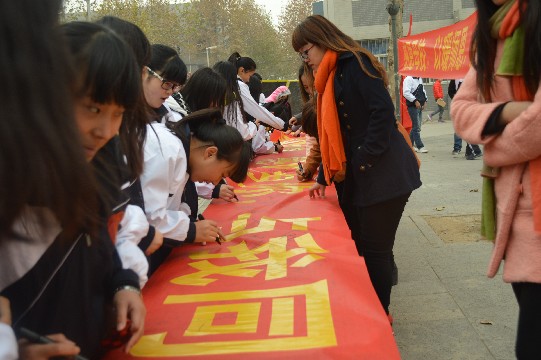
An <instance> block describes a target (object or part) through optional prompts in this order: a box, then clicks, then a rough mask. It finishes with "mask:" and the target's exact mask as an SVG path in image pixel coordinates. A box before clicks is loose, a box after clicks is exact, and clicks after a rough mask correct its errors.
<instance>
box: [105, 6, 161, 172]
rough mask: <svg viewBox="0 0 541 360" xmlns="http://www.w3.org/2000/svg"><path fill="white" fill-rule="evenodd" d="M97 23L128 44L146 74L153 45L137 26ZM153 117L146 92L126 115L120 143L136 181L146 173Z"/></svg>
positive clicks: (113, 20)
mask: <svg viewBox="0 0 541 360" xmlns="http://www.w3.org/2000/svg"><path fill="white" fill-rule="evenodd" d="M96 23H98V24H101V25H103V26H105V27H107V28H109V29H111V30H113V31H114V32H115V33H116V34H118V36H120V37H121V38H122V39H123V40H124V41H125V42H126V43H127V44H128V46H129V47H130V48H131V49H132V51H133V54H134V55H135V60H136V61H137V65H138V66H139V69H141V70H142V69H143V67H144V66H147V65H148V64H150V60H151V57H150V54H151V52H150V42H149V41H148V39H147V37H146V36H145V34H144V33H143V31H142V30H141V29H140V28H139V27H138V26H137V25H135V24H133V23H131V22H129V21H126V20H123V19H120V18H117V17H115V16H104V17H102V18H101V19H99V20H98V21H96ZM140 78H141V77H140ZM152 115H153V114H152V112H151V109H150V106H149V105H148V103H147V102H146V100H145V95H144V92H143V91H141V93H140V98H139V100H138V101H137V106H136V108H135V109H133V111H130V112H128V113H125V114H124V120H123V121H122V125H121V127H120V143H121V146H122V150H123V153H124V154H125V155H126V157H127V160H128V166H129V168H130V170H131V173H132V174H131V175H132V176H134V177H137V176H138V175H140V174H141V172H142V171H143V145H144V142H145V138H146V132H147V128H146V126H145V125H146V124H147V123H148V122H149V120H150V119H151V118H152ZM129 117H132V118H131V119H130V118H129ZM128 123H136V126H135V131H132V133H130V132H129V129H128V126H127V124H128ZM132 130H133V129H132Z"/></svg>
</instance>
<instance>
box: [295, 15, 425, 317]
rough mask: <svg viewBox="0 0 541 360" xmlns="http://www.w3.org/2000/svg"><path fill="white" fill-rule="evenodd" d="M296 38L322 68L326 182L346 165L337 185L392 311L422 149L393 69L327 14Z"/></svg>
mask: <svg viewBox="0 0 541 360" xmlns="http://www.w3.org/2000/svg"><path fill="white" fill-rule="evenodd" d="M292 45H293V48H294V49H295V51H298V52H299V55H300V57H301V59H302V60H303V61H304V62H306V63H307V64H308V66H310V67H311V68H312V70H313V71H314V73H315V87H316V90H317V92H318V99H317V117H318V132H319V139H320V148H321V155H322V161H323V171H324V174H325V179H326V182H327V183H330V181H331V180H332V178H333V176H334V175H335V174H337V173H339V172H340V171H342V170H345V171H346V177H345V180H344V181H343V183H342V184H341V185H340V186H339V187H337V190H338V196H339V201H340V205H341V208H342V211H343V212H344V216H345V218H346V220H347V221H348V224H350V227H351V230H352V237H353V239H354V240H355V245H356V247H357V251H358V253H359V255H361V256H363V257H364V259H365V262H366V266H367V268H368V273H369V275H370V279H371V281H372V284H373V286H374V289H375V290H376V293H377V295H378V297H379V300H380V302H381V304H382V306H383V308H384V310H385V312H386V313H387V314H389V303H390V296H391V287H392V269H393V245H394V240H395V235H396V230H397V228H398V224H399V222H400V218H401V217H402V212H403V211H404V207H405V205H406V203H407V201H408V198H409V196H410V195H411V192H412V191H413V190H415V189H417V188H418V187H420V186H421V181H420V174H419V167H418V164H417V161H416V158H415V155H414V154H413V151H412V149H411V147H410V146H409V145H408V144H407V142H406V140H405V139H404V137H403V136H402V135H401V133H400V132H399V131H398V129H397V127H396V120H395V117H394V107H393V103H392V100H391V97H390V95H389V92H388V90H387V85H388V83H387V76H386V72H385V69H384V68H383V66H382V65H381V64H380V63H379V62H378V60H377V59H376V58H375V57H374V55H372V54H371V53H370V52H369V51H367V50H366V49H364V48H362V47H360V46H359V44H358V43H357V42H356V41H354V40H353V39H351V38H350V37H349V36H347V35H346V34H344V33H343V32H342V31H340V30H339V29H338V28H337V27H336V26H335V25H334V24H332V23H331V22H330V21H329V20H327V19H326V18H324V17H322V16H319V15H315V16H309V17H308V18H306V19H305V20H304V21H303V22H302V23H301V24H299V25H298V26H297V28H296V29H295V31H294V32H293V37H292ZM389 319H390V320H391V322H392V318H391V317H390V316H389Z"/></svg>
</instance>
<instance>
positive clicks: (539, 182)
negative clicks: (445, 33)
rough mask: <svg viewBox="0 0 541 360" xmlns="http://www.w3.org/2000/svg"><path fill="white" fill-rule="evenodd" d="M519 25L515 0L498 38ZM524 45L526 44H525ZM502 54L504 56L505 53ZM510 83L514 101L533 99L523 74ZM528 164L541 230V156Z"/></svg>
mask: <svg viewBox="0 0 541 360" xmlns="http://www.w3.org/2000/svg"><path fill="white" fill-rule="evenodd" d="M520 25H521V24H520V9H519V2H518V1H515V3H514V4H513V5H512V6H511V8H510V9H509V12H508V13H507V14H506V15H505V18H504V19H503V22H502V26H501V28H500V31H499V34H498V35H499V38H500V39H506V38H508V37H510V36H512V35H513V33H514V32H515V30H516V29H517V28H518V27H519V26H520ZM524 46H526V44H525V45H524ZM503 56H505V54H504V55H503ZM521 58H522V57H521ZM511 83H512V86H513V97H514V99H515V101H532V100H533V95H532V94H530V93H529V91H528V90H527V88H526V84H525V82H524V76H523V74H520V75H516V76H512V78H511ZM529 166H530V181H531V187H532V207H533V221H534V230H535V231H536V232H541V157H538V158H537V159H533V160H530V162H529Z"/></svg>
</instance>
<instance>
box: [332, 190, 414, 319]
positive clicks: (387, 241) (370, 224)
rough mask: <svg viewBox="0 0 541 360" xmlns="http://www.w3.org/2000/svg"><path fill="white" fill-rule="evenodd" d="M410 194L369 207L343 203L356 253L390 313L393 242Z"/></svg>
mask: <svg viewBox="0 0 541 360" xmlns="http://www.w3.org/2000/svg"><path fill="white" fill-rule="evenodd" d="M410 195H411V193H410V194H407V195H405V196H401V197H398V198H395V199H391V200H388V201H384V202H381V203H379V204H374V205H371V206H366V207H355V206H344V205H343V204H341V207H342V211H343V212H344V216H345V217H346V220H347V222H348V225H349V227H350V229H351V235H352V238H353V240H354V241H355V246H356V248H357V252H358V254H359V255H360V256H363V257H364V261H365V263H366V267H367V269H368V275H369V276H370V280H371V281H372V286H374V290H375V291H376V294H377V295H378V298H379V301H380V302H381V305H382V306H383V309H384V310H385V312H386V313H387V314H388V313H389V304H390V302H391V288H392V285H393V279H392V277H393V266H394V255H393V246H394V240H395V235H396V230H397V229H398V224H399V223H400V218H401V217H402V213H403V212H404V207H405V206H406V203H407V202H408V199H409V197H410ZM353 220H354V221H353Z"/></svg>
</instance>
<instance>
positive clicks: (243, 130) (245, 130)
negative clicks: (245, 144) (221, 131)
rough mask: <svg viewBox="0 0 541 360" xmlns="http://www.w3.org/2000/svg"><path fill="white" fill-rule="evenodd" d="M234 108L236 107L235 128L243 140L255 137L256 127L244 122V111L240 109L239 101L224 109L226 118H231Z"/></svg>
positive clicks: (251, 123) (250, 122)
mask: <svg viewBox="0 0 541 360" xmlns="http://www.w3.org/2000/svg"><path fill="white" fill-rule="evenodd" d="M232 106H236V116H237V117H236V119H235V127H236V128H237V130H238V131H239V133H240V135H241V136H242V139H243V140H244V141H247V140H250V139H251V138H253V137H254V135H255V133H256V132H257V127H256V125H255V124H254V123H253V122H252V121H249V122H248V123H245V122H244V118H243V117H242V110H241V109H240V105H239V103H238V101H235V102H234V103H233V104H230V105H227V106H226V107H225V109H224V118H226V119H229V118H230V116H231V113H232V112H233V108H232Z"/></svg>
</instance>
